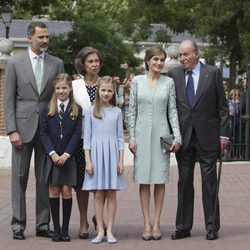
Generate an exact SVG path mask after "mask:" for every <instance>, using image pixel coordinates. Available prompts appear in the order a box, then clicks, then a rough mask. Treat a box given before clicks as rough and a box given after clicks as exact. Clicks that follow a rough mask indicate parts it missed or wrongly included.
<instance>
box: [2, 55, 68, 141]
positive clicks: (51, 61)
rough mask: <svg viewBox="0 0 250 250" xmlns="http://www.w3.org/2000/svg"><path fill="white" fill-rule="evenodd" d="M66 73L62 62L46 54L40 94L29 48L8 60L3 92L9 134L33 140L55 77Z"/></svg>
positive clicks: (23, 139) (25, 139)
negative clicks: (17, 134) (13, 133)
mask: <svg viewBox="0 0 250 250" xmlns="http://www.w3.org/2000/svg"><path fill="white" fill-rule="evenodd" d="M63 72H64V64H63V61H62V60H61V59H59V58H57V57H54V56H51V55H49V54H47V53H45V55H44V68H43V80H42V86H41V93H40V95H39V92H38V90H37V86H36V80H35V76H34V73H33V69H32V65H31V61H30V57H29V53H28V51H26V52H25V53H24V54H22V55H20V56H17V57H13V58H12V59H11V60H10V61H9V62H8V64H7V67H6V72H5V95H4V104H5V105H4V109H5V120H6V132H7V134H10V133H11V132H15V131H17V132H18V133H19V134H20V135H21V138H22V142H23V143H28V142H30V141H31V140H32V139H33V137H34V135H35V133H36V131H37V128H38V124H39V118H40V115H41V114H42V111H43V109H44V108H45V106H46V105H47V104H48V102H49V100H50V98H51V96H52V92H53V88H54V87H53V80H54V79H55V77H56V76H57V75H58V74H60V73H63Z"/></svg>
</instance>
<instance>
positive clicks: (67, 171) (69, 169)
mask: <svg viewBox="0 0 250 250" xmlns="http://www.w3.org/2000/svg"><path fill="white" fill-rule="evenodd" d="M41 181H42V182H45V183H47V184H54V185H67V186H76V183H77V163H76V158H75V157H70V158H69V159H68V160H67V161H66V163H65V164H64V166H57V165H55V164H54V163H53V161H52V160H51V157H50V156H48V155H46V157H45V162H44V165H43V168H42V173H41Z"/></svg>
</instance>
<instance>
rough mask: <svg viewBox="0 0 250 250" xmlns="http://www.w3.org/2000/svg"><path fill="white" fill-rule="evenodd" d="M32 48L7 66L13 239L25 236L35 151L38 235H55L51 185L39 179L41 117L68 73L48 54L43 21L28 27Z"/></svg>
mask: <svg viewBox="0 0 250 250" xmlns="http://www.w3.org/2000/svg"><path fill="white" fill-rule="evenodd" d="M28 41H29V43H30V48H29V49H28V50H27V52H26V53H24V54H23V55H21V56H19V57H14V58H12V59H11V60H10V61H9V62H8V64H7V67H6V74H5V75H6V77H5V100H4V110H5V118H6V132H7V134H8V135H9V138H10V142H11V144H12V184H11V185H12V186H11V188H12V193H11V195H12V210H13V217H12V221H11V228H12V231H13V239H18V240H23V239H25V235H24V230H25V228H26V203H25V192H26V187H27V182H28V177H29V168H30V160H31V155H32V151H33V150H34V158H35V164H34V169H35V176H36V235H37V236H42V237H51V236H52V233H53V232H52V231H50V229H49V196H48V187H47V185H45V184H43V183H41V182H39V177H40V170H41V166H42V164H43V161H44V150H43V147H42V144H41V140H40V133H39V122H40V121H39V120H40V114H41V113H42V110H43V109H44V107H45V106H46V104H48V102H49V100H50V98H51V95H52V92H53V84H52V81H53V80H54V78H55V76H57V75H58V74H59V73H62V72H64V64H63V61H62V60H60V59H59V58H56V57H54V56H51V55H49V54H47V53H46V52H45V51H46V50H47V48H48V42H49V31H48V28H47V26H46V25H45V24H44V23H42V22H32V23H31V24H30V25H29V27H28Z"/></svg>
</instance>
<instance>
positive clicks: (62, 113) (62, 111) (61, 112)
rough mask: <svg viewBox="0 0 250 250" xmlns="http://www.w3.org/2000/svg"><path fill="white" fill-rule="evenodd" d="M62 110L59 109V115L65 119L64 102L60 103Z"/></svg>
mask: <svg viewBox="0 0 250 250" xmlns="http://www.w3.org/2000/svg"><path fill="white" fill-rule="evenodd" d="M59 106H60V110H59V117H60V119H61V120H62V119H63V115H64V104H63V103H60V105H59Z"/></svg>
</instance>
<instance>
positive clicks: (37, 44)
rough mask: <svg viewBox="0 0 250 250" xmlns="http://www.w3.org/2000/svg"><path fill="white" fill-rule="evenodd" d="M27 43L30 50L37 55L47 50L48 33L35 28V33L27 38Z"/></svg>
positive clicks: (45, 29)
mask: <svg viewBox="0 0 250 250" xmlns="http://www.w3.org/2000/svg"><path fill="white" fill-rule="evenodd" d="M28 42H29V43H30V45H31V50H32V51H33V52H34V53H35V54H37V55H39V54H41V53H42V52H44V51H46V50H47V49H48V45H49V31H48V29H47V28H40V27H36V28H35V33H34V34H33V35H30V36H28Z"/></svg>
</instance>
